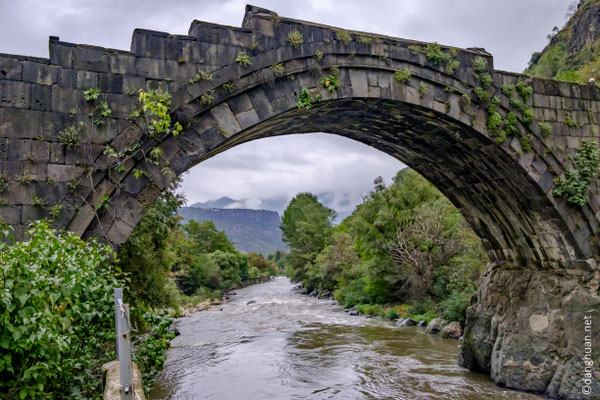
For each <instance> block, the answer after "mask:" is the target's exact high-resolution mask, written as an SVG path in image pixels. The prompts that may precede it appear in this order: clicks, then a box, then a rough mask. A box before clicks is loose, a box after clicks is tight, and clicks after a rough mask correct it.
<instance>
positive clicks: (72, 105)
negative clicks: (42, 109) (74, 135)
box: [52, 85, 78, 114]
mask: <svg viewBox="0 0 600 400" xmlns="http://www.w3.org/2000/svg"><path fill="white" fill-rule="evenodd" d="M77 93H78V92H77V89H72V88H63V87H60V86H56V85H55V86H52V111H54V112H57V113H62V114H69V113H70V112H71V110H72V109H77Z"/></svg>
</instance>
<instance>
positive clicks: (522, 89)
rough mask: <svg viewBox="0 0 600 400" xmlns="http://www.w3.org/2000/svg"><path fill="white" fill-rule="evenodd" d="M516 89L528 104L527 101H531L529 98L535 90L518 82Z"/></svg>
mask: <svg viewBox="0 0 600 400" xmlns="http://www.w3.org/2000/svg"><path fill="white" fill-rule="evenodd" d="M516 89H517V92H519V94H520V95H521V97H522V98H523V101H525V102H527V99H529V97H531V95H532V94H533V88H532V87H531V86H527V85H526V84H525V82H523V81H518V82H517V85H516Z"/></svg>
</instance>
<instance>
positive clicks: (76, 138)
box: [58, 125, 81, 150]
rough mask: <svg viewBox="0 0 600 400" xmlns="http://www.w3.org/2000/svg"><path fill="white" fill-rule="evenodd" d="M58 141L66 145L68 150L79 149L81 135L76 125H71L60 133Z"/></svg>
mask: <svg viewBox="0 0 600 400" xmlns="http://www.w3.org/2000/svg"><path fill="white" fill-rule="evenodd" d="M58 141H59V142H60V143H61V144H62V145H64V146H65V147H66V148H67V150H72V149H74V148H77V147H79V143H80V141H81V134H80V132H79V130H78V129H77V128H76V127H75V126H74V125H71V126H69V127H68V128H65V129H64V130H62V131H60V132H59V133H58Z"/></svg>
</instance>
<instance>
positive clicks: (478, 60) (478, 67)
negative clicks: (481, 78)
mask: <svg viewBox="0 0 600 400" xmlns="http://www.w3.org/2000/svg"><path fill="white" fill-rule="evenodd" d="M487 68H488V67H487V61H486V59H485V58H483V57H481V56H477V57H475V58H474V59H473V71H475V72H476V73H477V74H481V73H483V72H485V71H487Z"/></svg>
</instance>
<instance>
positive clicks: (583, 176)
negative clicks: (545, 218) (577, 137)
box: [552, 139, 600, 206]
mask: <svg viewBox="0 0 600 400" xmlns="http://www.w3.org/2000/svg"><path fill="white" fill-rule="evenodd" d="M599 173H600V149H598V143H597V142H596V139H585V140H584V141H583V142H582V145H581V149H579V151H578V152H577V154H576V156H575V169H568V170H567V171H566V172H565V174H564V175H563V176H561V177H560V178H558V179H556V180H555V184H556V188H555V189H554V191H553V192H552V195H553V196H556V197H563V198H565V199H566V200H567V202H569V203H571V204H575V205H578V206H584V205H585V204H586V203H587V199H586V197H585V195H586V192H587V190H588V187H589V185H590V184H591V183H592V181H594V180H595V179H596V178H597V177H598V174H599Z"/></svg>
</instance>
